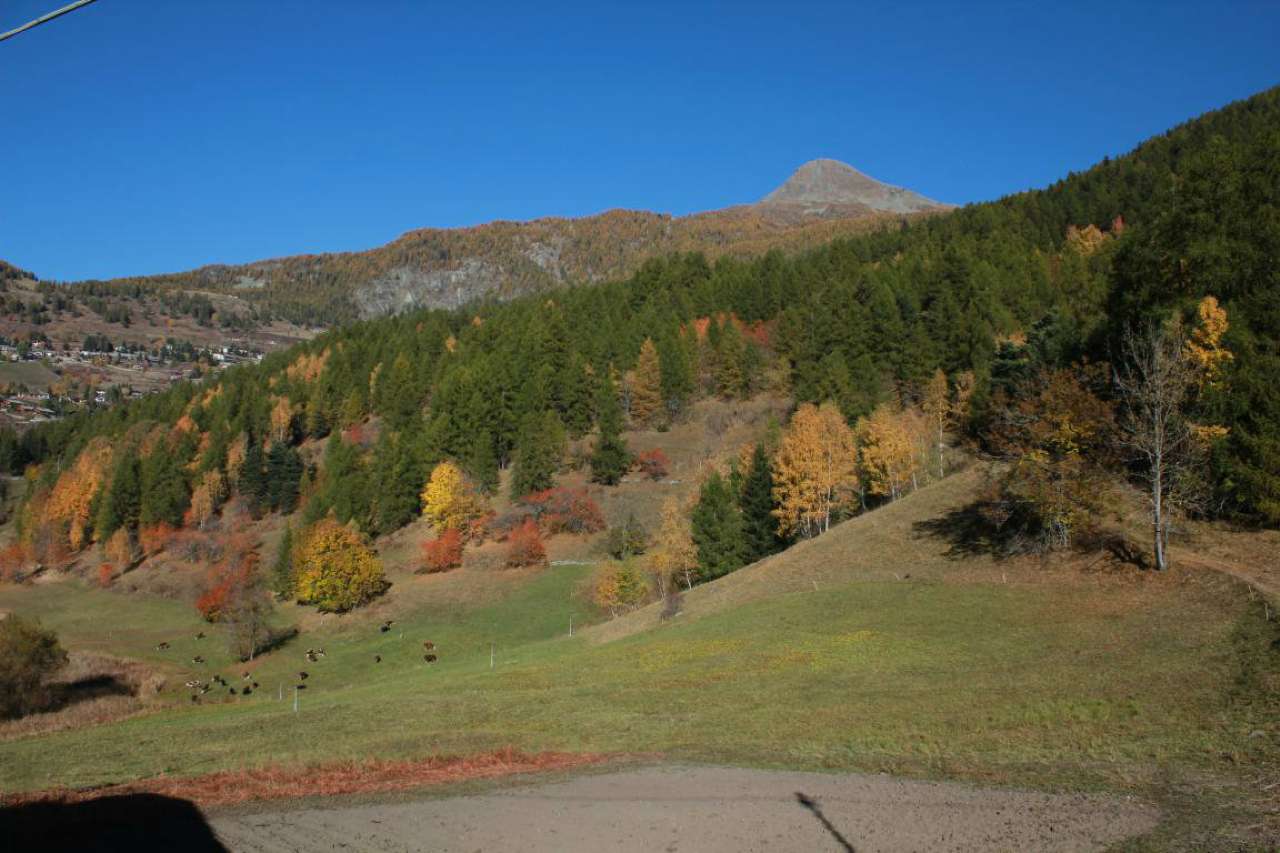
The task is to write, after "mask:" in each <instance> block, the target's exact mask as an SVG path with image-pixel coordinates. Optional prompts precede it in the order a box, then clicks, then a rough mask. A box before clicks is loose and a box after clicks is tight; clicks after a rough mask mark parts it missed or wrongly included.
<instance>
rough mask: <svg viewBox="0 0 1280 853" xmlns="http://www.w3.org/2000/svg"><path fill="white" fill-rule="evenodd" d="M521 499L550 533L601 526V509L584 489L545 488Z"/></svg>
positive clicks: (602, 526)
mask: <svg viewBox="0 0 1280 853" xmlns="http://www.w3.org/2000/svg"><path fill="white" fill-rule="evenodd" d="M520 502H521V503H522V504H524V505H525V506H526V507H528V508H529V510H530V512H531V513H532V515H533V518H534V519H536V520H537V522H538V524H540V525H541V526H542V529H543V530H545V531H547V534H548V535H550V536H554V535H555V534H557V533H596V532H598V531H600V530H604V513H602V512H601V511H600V507H599V505H597V504H596V502H595V501H593V500H592V499H591V498H590V497H589V496H588V495H587V490H586V489H566V488H556V489H547V490H546V491H542V492H534V493H532V494H529V495H525V496H524V497H523V498H521V499H520Z"/></svg>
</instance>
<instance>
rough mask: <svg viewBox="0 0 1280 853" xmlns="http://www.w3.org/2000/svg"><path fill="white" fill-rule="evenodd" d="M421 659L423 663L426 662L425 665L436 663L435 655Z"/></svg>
mask: <svg viewBox="0 0 1280 853" xmlns="http://www.w3.org/2000/svg"><path fill="white" fill-rule="evenodd" d="M422 659H423V660H424V661H426V662H427V663H435V662H436V656H435V655H423V656H422Z"/></svg>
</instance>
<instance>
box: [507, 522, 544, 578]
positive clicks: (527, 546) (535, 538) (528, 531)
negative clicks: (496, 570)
mask: <svg viewBox="0 0 1280 853" xmlns="http://www.w3.org/2000/svg"><path fill="white" fill-rule="evenodd" d="M546 561H547V549H546V547H545V546H544V545H543V544H542V533H541V531H539V530H538V523H537V522H536V521H534V520H533V519H532V518H526V519H525V520H524V522H523V523H522V524H521V525H520V526H519V527H517V528H516V529H515V530H513V531H512V532H511V536H510V538H509V539H508V540H507V565H508V566H511V567H516V566H537V565H542V564H543V563H545V562H546Z"/></svg>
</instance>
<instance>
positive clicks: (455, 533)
mask: <svg viewBox="0 0 1280 853" xmlns="http://www.w3.org/2000/svg"><path fill="white" fill-rule="evenodd" d="M422 561H423V563H424V570H425V571H427V572H447V571H449V570H450V569H456V568H457V567H458V566H461V565H462V533H461V532H460V531H459V530H458V528H456V527H448V528H445V530H443V531H442V532H441V533H440V535H439V536H437V537H436V538H435V539H428V540H427V541H426V542H423V543H422Z"/></svg>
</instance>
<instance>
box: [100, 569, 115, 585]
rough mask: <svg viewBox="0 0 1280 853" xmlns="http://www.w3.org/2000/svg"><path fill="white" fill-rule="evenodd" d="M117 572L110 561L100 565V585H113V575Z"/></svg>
mask: <svg viewBox="0 0 1280 853" xmlns="http://www.w3.org/2000/svg"><path fill="white" fill-rule="evenodd" d="M115 573H116V568H115V566H113V565H111V564H110V563H103V564H102V565H100V566H98V586H100V587H108V586H111V576H112V575H114V574H115Z"/></svg>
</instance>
